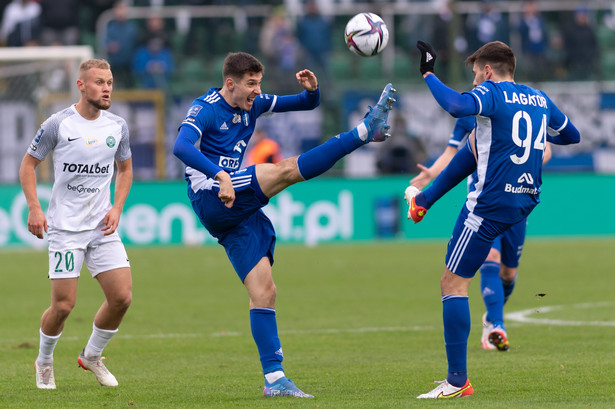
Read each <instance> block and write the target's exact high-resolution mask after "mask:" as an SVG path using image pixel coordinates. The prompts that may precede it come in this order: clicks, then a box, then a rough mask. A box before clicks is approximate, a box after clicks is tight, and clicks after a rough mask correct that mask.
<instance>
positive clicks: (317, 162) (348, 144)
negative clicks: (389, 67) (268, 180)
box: [259, 84, 397, 183]
mask: <svg viewBox="0 0 615 409" xmlns="http://www.w3.org/2000/svg"><path fill="white" fill-rule="evenodd" d="M396 92H397V91H396V90H395V88H393V86H392V85H391V84H387V85H386V87H384V90H383V91H382V94H381V95H380V99H379V100H378V103H376V107H375V108H372V107H369V112H368V113H367V114H366V115H365V117H364V119H363V120H362V121H361V122H360V123H359V124H358V125H357V126H356V127H355V128H353V129H351V130H350V131H348V132H342V133H340V134H339V135H336V136H334V137H333V138H331V139H329V140H328V141H327V142H325V143H323V144H322V145H319V146H317V147H315V148H313V149H310V150H309V151H307V152H305V153H302V154H301V155H299V157H298V158H297V169H298V171H299V174H300V175H301V178H302V179H303V180H309V179H312V178H314V177H316V176H319V175H322V174H323V173H325V172H326V171H327V170H329V169H331V167H332V166H333V165H335V163H336V162H337V161H338V160H340V159H342V158H343V157H344V156H346V155H348V154H349V153H351V152H353V151H354V150H356V149H358V148H360V147H361V146H363V145H365V144H366V143H369V142H382V141H384V140H385V139H387V138H388V137H389V133H388V132H389V129H390V126H389V125H388V124H387V120H388V117H389V112H390V111H391V107H392V105H393V103H394V102H395V98H394V96H395V93H396ZM259 181H260V177H259ZM296 182H297V181H293V182H292V183H296Z"/></svg>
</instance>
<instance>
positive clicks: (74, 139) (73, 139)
mask: <svg viewBox="0 0 615 409" xmlns="http://www.w3.org/2000/svg"><path fill="white" fill-rule="evenodd" d="M77 139H81V137H80V136H78V137H76V138H71V137H70V136H69V137H68V141H69V142H72V141H76V140H77Z"/></svg>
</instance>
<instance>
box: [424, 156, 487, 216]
mask: <svg viewBox="0 0 615 409" xmlns="http://www.w3.org/2000/svg"><path fill="white" fill-rule="evenodd" d="M475 170H476V159H475V158H474V154H473V153H472V151H471V150H470V148H468V145H464V147H463V148H461V149H459V152H457V153H456V154H455V156H453V159H451V161H450V163H449V164H448V166H447V167H445V168H444V170H443V171H442V172H440V174H439V175H438V177H437V178H435V179H434V181H433V183H432V184H431V186H429V187H428V188H427V189H425V190H423V191H422V192H421V193H420V194H418V195H417V196H416V199H414V201H415V203H416V204H417V205H418V206H423V207H424V208H425V209H429V208H430V207H431V206H432V205H433V204H434V203H436V201H437V200H438V199H440V198H441V197H442V196H444V195H445V194H446V193H447V192H448V191H449V190H451V189H452V188H454V187H455V186H457V184H459V182H461V181H462V180H463V179H464V178H466V177H467V176H469V175H471V174H472V172H474V171H475ZM421 196H422V197H421Z"/></svg>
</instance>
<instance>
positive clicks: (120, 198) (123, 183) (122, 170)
mask: <svg viewBox="0 0 615 409" xmlns="http://www.w3.org/2000/svg"><path fill="white" fill-rule="evenodd" d="M115 163H116V164H117V173H116V174H115V192H114V195H113V207H111V210H109V211H108V212H107V214H106V215H105V218H104V219H103V223H104V224H105V226H104V227H103V228H102V231H104V232H105V236H108V235H110V234H112V233H113V232H115V230H117V226H118V225H119V224H120V216H121V215H122V210H124V204H126V199H127V198H128V193H129V192H130V187H131V186H132V158H128V159H126V160H124V161H116V162H115Z"/></svg>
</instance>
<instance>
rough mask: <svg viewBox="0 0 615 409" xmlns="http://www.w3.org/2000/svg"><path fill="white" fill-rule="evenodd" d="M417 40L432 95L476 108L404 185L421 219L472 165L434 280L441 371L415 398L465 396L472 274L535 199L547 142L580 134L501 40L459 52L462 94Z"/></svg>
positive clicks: (463, 111)
mask: <svg viewBox="0 0 615 409" xmlns="http://www.w3.org/2000/svg"><path fill="white" fill-rule="evenodd" d="M417 48H418V49H419V51H420V52H421V65H420V71H421V74H423V78H424V79H425V82H426V84H427V85H428V87H429V89H430V91H431V93H432V94H433V96H434V97H435V99H436V101H437V102H438V103H439V104H440V106H442V108H444V109H445V110H446V111H447V112H449V113H450V114H451V115H453V116H454V117H457V118H460V117H464V116H476V128H475V131H474V137H473V138H472V137H471V138H470V139H469V141H468V142H467V143H466V144H465V146H464V147H463V148H461V149H460V150H459V152H457V154H455V156H454V157H453V159H452V160H451V162H450V163H449V165H448V166H447V167H446V168H445V169H444V170H443V171H442V172H441V173H440V175H439V176H438V177H437V178H436V179H435V180H434V183H433V184H432V186H431V187H429V188H428V189H426V190H424V191H423V192H420V193H418V189H416V188H413V187H412V186H410V187H408V189H407V190H406V200H407V201H408V202H409V204H410V209H409V213H408V214H409V216H410V217H411V218H412V219H413V220H414V221H415V222H418V221H420V220H421V219H422V218H423V216H424V215H425V213H426V211H427V209H428V208H429V207H430V206H431V204H433V203H434V202H435V201H436V200H438V198H439V197H441V196H442V195H443V194H444V193H446V192H447V191H448V190H449V189H450V187H451V186H454V185H456V184H457V183H459V182H460V181H461V180H463V179H464V178H465V177H467V176H469V175H470V174H471V173H472V172H474V171H476V172H477V180H476V182H475V183H474V189H473V190H472V191H470V192H469V193H468V196H467V199H466V203H465V206H464V207H463V208H462V210H461V212H460V214H459V217H458V218H457V223H456V224H455V227H454V229H453V234H452V236H451V239H450V241H449V243H448V249H447V254H446V267H445V269H444V274H443V275H442V278H441V280H440V285H441V300H442V309H443V311H442V317H443V324H444V343H445V347H446V356H447V360H448V374H447V377H446V379H445V380H443V381H441V382H438V383H439V385H438V386H437V387H436V388H434V389H433V390H431V391H430V392H427V393H424V394H421V395H419V396H418V398H419V399H438V398H452V397H462V396H470V395H472V394H473V393H474V389H473V387H472V385H471V384H470V380H469V379H468V373H467V342H468V336H469V334H470V325H471V323H470V307H469V302H468V288H469V286H470V282H471V280H472V277H473V276H474V275H475V274H476V271H477V270H478V269H479V267H480V266H481V264H482V263H483V262H484V261H485V258H486V257H487V255H488V254H489V251H490V249H491V246H492V244H493V242H494V240H495V239H496V237H497V236H499V235H500V234H502V233H504V232H505V231H507V230H508V229H510V228H511V227H512V226H514V225H515V224H516V223H518V222H520V221H521V220H523V219H524V218H525V217H527V216H528V215H529V214H530V213H531V211H532V209H533V208H534V207H535V206H536V205H537V204H538V202H539V201H540V198H539V195H540V191H541V183H542V180H541V176H542V161H543V157H544V151H545V147H546V144H547V142H551V143H554V144H561V145H565V144H571V143H578V142H579V141H580V135H579V132H578V130H577V129H576V128H575V127H574V125H573V124H572V123H571V122H570V121H569V120H568V117H567V116H566V115H564V114H563V113H562V112H561V111H560V110H559V109H558V108H557V106H556V105H555V104H554V103H553V102H552V101H551V100H550V99H549V97H548V96H547V95H546V94H545V93H544V92H543V91H540V90H536V89H533V88H531V87H528V86H526V85H520V84H516V83H515V82H514V72H515V65H516V60H515V55H514V53H513V51H512V50H511V49H510V47H508V46H507V45H506V44H504V43H502V42H499V41H494V42H490V43H487V44H485V45H484V46H482V47H481V48H479V49H478V50H477V51H476V52H474V53H473V54H472V55H471V56H469V57H468V58H467V59H466V63H467V64H468V65H470V66H472V72H473V73H474V76H475V78H474V83H475V84H478V85H477V86H476V87H475V88H474V89H473V90H472V91H470V92H464V93H461V94H460V93H458V92H457V91H455V90H453V89H451V88H449V87H447V86H446V85H444V84H443V83H442V82H441V81H440V80H439V79H438V77H436V76H435V74H434V63H435V60H436V54H435V52H434V50H433V47H431V45H429V44H427V43H425V42H423V41H419V42H417ZM548 129H551V130H553V131H555V132H553V133H548V132H547V131H548Z"/></svg>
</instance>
